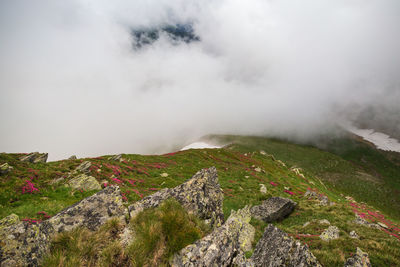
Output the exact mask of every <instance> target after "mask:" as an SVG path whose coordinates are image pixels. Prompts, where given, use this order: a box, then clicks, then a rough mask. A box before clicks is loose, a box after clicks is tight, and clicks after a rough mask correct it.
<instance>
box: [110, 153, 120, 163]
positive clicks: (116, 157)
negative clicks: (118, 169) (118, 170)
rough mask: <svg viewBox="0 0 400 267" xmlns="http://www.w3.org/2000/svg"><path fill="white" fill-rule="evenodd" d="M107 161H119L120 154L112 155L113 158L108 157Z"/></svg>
mask: <svg viewBox="0 0 400 267" xmlns="http://www.w3.org/2000/svg"><path fill="white" fill-rule="evenodd" d="M109 160H115V161H121V160H122V154H118V155H114V156H112V157H110V158H109Z"/></svg>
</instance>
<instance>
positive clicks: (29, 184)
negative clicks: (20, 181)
mask: <svg viewBox="0 0 400 267" xmlns="http://www.w3.org/2000/svg"><path fill="white" fill-rule="evenodd" d="M25 183H26V184H25V185H24V186H23V187H22V194H26V193H30V194H32V193H34V192H36V191H37V192H39V189H37V188H36V187H35V185H34V184H33V183H32V182H31V181H29V180H26V181H25Z"/></svg>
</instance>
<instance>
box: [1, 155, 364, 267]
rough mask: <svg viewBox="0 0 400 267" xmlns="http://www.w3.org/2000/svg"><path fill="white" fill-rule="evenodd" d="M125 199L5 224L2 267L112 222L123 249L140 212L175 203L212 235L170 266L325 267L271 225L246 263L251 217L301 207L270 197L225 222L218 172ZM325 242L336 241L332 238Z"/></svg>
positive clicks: (28, 260)
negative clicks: (63, 236) (59, 238)
mask: <svg viewBox="0 0 400 267" xmlns="http://www.w3.org/2000/svg"><path fill="white" fill-rule="evenodd" d="M29 160H31V159H29ZM122 197H123V196H122V195H121V192H120V190H119V187H118V186H108V187H106V188H105V189H103V190H101V191H100V192H98V193H96V194H94V195H93V196H90V197H88V198H86V199H83V200H82V201H80V202H78V203H76V204H74V205H72V206H70V207H68V208H66V209H64V210H63V211H61V212H60V213H58V214H57V215H55V216H53V217H51V218H49V219H47V220H45V221H43V222H41V223H32V222H26V221H19V218H18V216H16V215H10V216H8V217H6V218H4V219H2V220H1V221H0V239H1V240H2V246H1V248H0V265H1V266H38V265H40V263H41V260H42V258H43V256H44V255H46V253H49V249H50V244H51V240H52V238H53V237H54V236H55V235H56V234H57V233H61V232H64V231H71V230H73V229H75V228H77V227H85V228H87V229H90V230H91V231H95V230H97V229H98V228H99V227H100V226H101V225H103V224H105V223H106V222H107V221H108V220H110V219H112V218H120V219H121V220H122V221H123V222H125V227H126V229H125V230H124V231H122V232H123V233H124V234H123V235H121V237H120V239H121V242H122V243H124V242H125V243H127V242H128V243H129V242H131V240H132V238H134V233H131V232H130V230H129V228H128V227H127V225H128V223H129V221H130V220H131V219H133V218H134V217H135V216H137V214H138V213H139V212H140V211H143V210H145V209H148V208H151V207H157V206H159V205H160V204H161V203H162V202H163V201H164V200H166V199H169V198H174V199H176V200H177V201H178V202H179V203H180V204H181V205H182V206H183V207H184V208H185V209H186V210H187V211H188V212H189V213H193V214H196V215H197V216H198V217H199V218H201V219H203V220H204V221H205V222H207V223H208V224H209V225H210V226H211V227H212V229H213V230H212V232H211V233H210V234H208V235H207V236H205V237H204V238H202V239H200V240H198V241H196V242H195V243H194V244H191V245H188V246H187V247H185V248H183V249H182V250H181V251H179V252H178V253H176V254H175V255H174V257H173V258H172V259H171V261H170V265H171V266H321V265H320V263H319V262H318V261H317V259H316V258H315V256H314V255H313V254H312V253H311V252H310V251H309V249H308V247H307V245H303V244H301V243H300V242H299V241H297V240H294V239H293V238H292V237H290V236H289V235H287V234H286V233H284V232H283V231H282V230H280V229H278V228H276V227H275V226H273V225H272V224H269V225H268V226H267V227H266V228H265V231H264V234H263V236H262V237H261V239H260V240H259V241H258V243H257V245H256V247H255V248H254V253H253V254H252V256H251V257H250V258H246V256H245V255H246V252H248V251H251V250H252V249H253V248H252V241H253V239H254V232H255V231H254V227H253V226H252V225H251V224H250V223H249V222H250V219H251V217H252V216H253V217H255V218H258V219H261V220H264V221H265V222H269V223H270V222H274V221H280V220H284V219H285V217H286V216H288V215H289V214H290V213H291V212H293V210H294V209H295V208H296V205H297V203H295V202H293V201H292V200H290V199H286V198H281V197H272V198H269V199H267V200H265V201H264V202H263V203H262V204H261V205H258V206H253V207H248V206H246V207H245V208H243V209H240V210H238V211H232V212H231V215H230V216H229V218H228V219H227V220H226V221H224V215H223V209H222V205H223V197H224V195H223V192H222V190H221V188H220V185H219V182H218V176H217V170H216V168H214V167H212V168H209V169H203V170H201V171H199V172H197V173H196V174H195V175H194V176H193V177H192V178H191V179H189V180H187V181H186V182H185V183H183V184H181V185H179V186H177V187H175V188H167V189H163V190H160V191H158V192H156V193H154V194H153V195H150V196H147V197H145V198H143V199H142V200H140V201H138V202H136V203H133V204H132V205H130V206H128V207H126V206H125V205H124V204H123V200H122ZM328 229H330V228H328ZM333 230H334V229H333ZM333 232H334V231H333ZM127 236H129V237H130V238H126V237H127ZM325 238H327V239H329V238H335V236H334V234H332V233H331V232H329V233H327V234H326V236H325ZM354 251H355V252H356V253H355V254H354V255H353V256H352V257H350V258H348V259H347V260H346V263H345V266H371V265H370V263H369V259H368V254H367V253H365V252H363V251H361V249H359V248H354Z"/></svg>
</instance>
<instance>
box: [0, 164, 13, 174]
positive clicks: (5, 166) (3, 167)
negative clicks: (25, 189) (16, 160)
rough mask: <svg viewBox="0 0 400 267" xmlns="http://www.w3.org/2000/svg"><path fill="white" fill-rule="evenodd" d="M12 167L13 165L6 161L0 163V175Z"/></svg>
mask: <svg viewBox="0 0 400 267" xmlns="http://www.w3.org/2000/svg"><path fill="white" fill-rule="evenodd" d="M12 169H13V167H11V166H10V165H8V163H7V162H6V163H3V164H1V165H0V175H4V174H7V173H9V172H10V171H11V170H12Z"/></svg>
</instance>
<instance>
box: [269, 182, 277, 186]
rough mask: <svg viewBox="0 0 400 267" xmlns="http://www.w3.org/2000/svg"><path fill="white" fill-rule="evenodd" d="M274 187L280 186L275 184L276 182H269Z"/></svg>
mask: <svg viewBox="0 0 400 267" xmlns="http://www.w3.org/2000/svg"><path fill="white" fill-rule="evenodd" d="M269 183H270V184H271V185H272V186H278V184H276V183H274V182H269Z"/></svg>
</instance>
